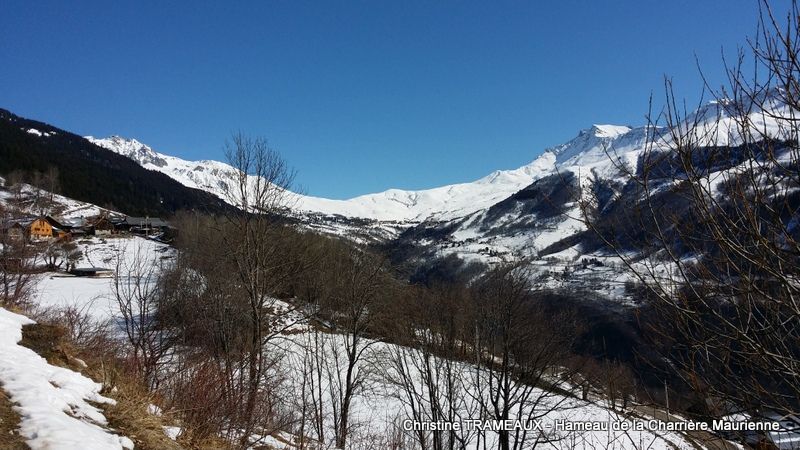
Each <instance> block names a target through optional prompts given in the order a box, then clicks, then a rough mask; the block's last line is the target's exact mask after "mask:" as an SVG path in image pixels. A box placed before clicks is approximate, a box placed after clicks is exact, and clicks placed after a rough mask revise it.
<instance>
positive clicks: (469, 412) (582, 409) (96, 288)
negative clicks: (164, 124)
mask: <svg viewBox="0 0 800 450" xmlns="http://www.w3.org/2000/svg"><path fill="white" fill-rule="evenodd" d="M79 246H80V248H81V250H82V251H83V252H84V256H83V260H82V261H81V263H79V264H78V265H79V266H81V265H83V264H86V265H93V266H103V267H109V268H116V269H117V270H122V271H124V270H127V269H124V268H126V267H133V266H136V264H137V261H142V260H145V261H147V264H149V265H151V266H153V267H161V265H162V264H164V263H165V261H167V262H168V260H169V258H170V257H171V254H172V250H170V249H169V248H168V247H165V246H164V245H163V244H159V243H156V242H153V241H150V240H146V239H143V238H140V237H133V238H113V239H105V240H103V239H99V238H91V239H86V240H83V241H80V242H79ZM118 276H122V277H126V276H131V273H118ZM35 301H36V302H38V303H39V304H41V305H42V306H47V307H63V306H74V307H77V308H79V309H82V310H85V311H87V312H89V313H90V314H91V316H92V317H93V318H94V319H95V320H98V321H107V320H112V321H113V319H114V317H115V316H116V315H117V313H116V311H115V308H116V306H115V303H114V296H113V280H111V279H86V278H78V277H63V276H58V274H46V275H43V276H42V277H41V278H40V280H39V282H38V285H37V294H36V298H35ZM2 314H3V315H2V316H0V318H1V319H2V320H4V321H5V322H3V325H2V329H4V330H11V331H7V332H6V334H3V335H2V337H0V338H2V339H5V340H6V341H8V342H11V341H12V340H14V343H15V342H16V340H18V330H19V327H20V326H21V324H23V323H26V319H24V318H23V317H21V316H17V315H12V314H11V313H7V312H3V313H2ZM15 330H16V331H15ZM313 336H314V335H313V332H312V331H311V329H310V328H309V327H306V326H303V325H302V324H300V325H299V326H295V327H292V330H291V333H290V334H287V335H286V336H283V337H281V338H280V339H277V340H275V341H274V344H273V348H272V349H271V351H273V352H275V354H277V355H279V356H281V358H280V361H281V367H282V370H283V371H284V375H285V382H284V383H285V384H284V388H285V392H287V393H288V395H286V398H287V399H289V400H290V401H293V402H298V401H299V402H302V399H304V398H307V395H308V391H307V387H306V390H304V389H303V384H302V382H303V381H304V380H305V373H304V370H303V368H304V367H305V365H306V364H307V363H308V359H307V358H309V356H310V353H309V352H308V351H307V350H308V347H307V345H308V344H309V342H311V340H312V337H313ZM319 336H321V338H322V339H323V341H324V344H323V345H322V347H321V349H320V350H321V352H322V353H321V354H323V355H324V356H325V357H326V358H329V362H331V363H332V364H333V365H334V366H335V364H336V363H337V362H338V363H341V362H342V361H341V360H338V361H337V360H336V359H337V358H341V356H342V355H343V352H344V337H343V336H342V335H338V334H332V333H322V334H321V335H319ZM15 339H16V340H15ZM3 345H4V347H3V348H5V349H11V350H6V352H5V353H3V354H2V355H0V358H5V357H8V358H9V359H0V365H2V367H1V368H0V369H2V370H0V381H2V382H3V385H4V387H5V388H6V389H7V390H9V391H10V392H12V394H13V392H14V390H15V389H17V388H15V387H14V386H15V385H14V384H12V381H13V380H14V379H18V378H24V379H28V380H31V379H33V378H31V377H28V376H27V374H28V373H29V372H30V373H33V374H37V373H43V374H45V375H47V376H48V377H50V376H51V375H50V374H52V373H58V374H63V373H65V372H63V370H65V369H57V368H50V367H45V366H43V365H42V364H45V363H44V362H43V360H41V358H39V357H38V356H36V355H35V354H34V353H33V352H31V351H29V350H26V349H22V348H20V347H19V346H16V345H5V341H4V342H3ZM12 351H13V352H14V353H9V352H12ZM415 352H416V350H413V349H408V348H402V347H399V346H396V345H392V344H386V343H375V344H374V345H373V346H371V349H370V350H369V352H368V355H367V356H366V357H365V364H364V365H362V366H361V367H360V368H359V370H360V371H362V375H364V377H365V386H369V388H368V389H364V390H363V391H362V392H360V393H359V395H358V396H357V397H356V398H355V400H354V403H353V410H352V417H353V422H352V423H353V424H354V428H353V432H352V434H351V439H352V440H353V442H376V440H378V439H380V438H385V437H386V436H387V434H388V433H389V431H390V430H396V429H397V427H398V426H400V427H401V426H402V423H403V420H405V419H407V418H410V417H411V410H410V409H409V407H408V405H407V403H405V402H403V401H401V400H400V399H402V398H403V395H404V392H403V391H402V389H401V387H400V386H398V385H397V384H395V383H393V382H391V380H390V379H391V376H387V374H389V375H390V374H391V371H392V369H391V368H390V367H387V366H386V365H385V362H384V363H380V361H385V360H386V358H388V357H390V356H391V355H398V354H405V355H411V356H413V355H414V354H415ZM20 354H21V355H26V356H19V355H20ZM4 355H5V356H4ZM337 355H338V356H337ZM387 355H388V356H387ZM34 357H35V358H38V360H37V361H39V362H38V363H31V364H30V365H28V364H27V363H26V364H25V365H14V364H11V362H10V361H12V359H11V358H13V360H19V358H23V359H22V360H25V361H27V360H28V359H30V360H34V359H35V358H34ZM375 364H380V366H376V365H375ZM11 366H13V367H11ZM376 367H382V368H383V370H374V369H375V368H376ZM341 370H343V368H342V367H340V369H339V371H337V370H332V371H329V372H327V373H326V374H325V375H324V377H323V383H324V386H322V391H323V392H324V400H325V401H324V403H325V405H326V406H325V407H324V408H325V416H326V417H327V418H326V419H325V424H326V425H325V440H326V441H328V442H329V441H331V439H332V436H333V434H332V433H333V428H332V425H331V421H330V418H331V417H332V415H333V410H332V406H331V405H332V404H333V402H332V401H331V399H332V398H333V397H332V396H333V395H335V391H336V389H335V387H336V385H337V383H339V382H340V379H341V378H340V377H341V376H342V372H341ZM456 370H458V371H459V373H461V374H462V375H463V376H462V377H461V378H460V381H459V383H460V388H461V389H463V391H464V393H465V395H464V403H463V405H462V408H463V410H462V417H463V418H464V419H465V420H466V419H474V418H479V416H476V415H475V414H476V411H477V406H476V402H477V396H476V394H475V393H474V392H470V389H471V386H474V384H475V381H477V379H479V378H481V377H485V373H484V372H483V371H482V370H481V369H476V368H475V367H473V366H470V365H468V364H457V366H456ZM43 376H44V375H43ZM70 377H80V375H78V374H74V373H73V375H69V376H68V377H67V379H68V380H70V379H71V378H70ZM411 377H412V378H413V379H415V380H416V382H415V383H416V385H417V388H418V389H420V390H424V389H425V388H424V383H422V380H421V377H420V375H419V373H412V374H411ZM50 379H51V380H52V378H50ZM76 379H77V378H76ZM83 380H84V381H82V382H80V383H85V384H80V383H78V382H75V383H78V385H79V386H81V387H80V389H83V390H81V391H80V395H78V397H81V395H82V396H83V397H82V398H88V399H90V400H94V401H98V400H97V399H98V398H99V397H98V395H99V394H97V391H98V389H99V386H97V385H96V384H94V383H91V382H89V381H88V380H85V379H83ZM56 385H57V386H59V387H56V386H52V385H50V384H48V386H50V387H49V388H48V387H42V389H45V388H47V389H61V387H63V386H64V384H61V383H56ZM42 386H44V385H42ZM69 386H72V384H70V385H69ZM331 388H333V389H331ZM71 389H73V388H71ZM74 389H78V388H74ZM20 395H22V394H20ZM539 396H541V397H543V398H546V401H544V402H543V403H542V404H540V405H539V406H538V408H543V409H544V410H549V412H547V413H546V414H545V415H544V416H543V417H541V418H540V419H541V420H542V421H543V423H544V424H545V425H546V426H547V424H550V425H552V424H555V423H556V421H557V420H559V419H564V420H567V421H598V422H620V421H623V422H624V421H628V422H631V421H632V420H633V419H631V418H628V417H623V416H621V415H619V414H618V413H615V412H613V411H612V410H610V409H609V408H607V407H605V405H604V403H603V401H602V400H599V399H595V400H594V401H581V400H578V399H577V398H574V397H572V396H567V397H564V396H561V395H556V394H552V393H549V394H547V395H545V391H542V390H538V389H537V390H535V391H534V397H539ZM12 398H13V399H14V400H15V401H17V400H16V399H17V398H18V397H14V396H13V395H12ZM19 398H23V397H19ZM23 399H24V398H23ZM101 400H102V399H101ZM289 400H287V401H289ZM70 401H74V402H78V400H74V398H70ZM102 401H105V400H102ZM20 403H22V402H20ZM78 403H79V402H78ZM60 405H62V404H61V403H58V404H56V406H55V407H54V406H52V405H51V406H48V407H47V408H48V409H47V411H46V413H47V414H50V415H43V416H42V417H43V418H42V419H41V420H43V421H45V424H44V425H42V424H39V425H35V423H34V422H31V421H29V420H28V419H26V417H27V416H25V415H24V414H23V426H24V427H28V428H25V429H26V430H29V429H31V430H32V429H34V428H33V427H38V428H36V429H41V427H47V426H50V427H52V428H53V430H54V431H53V433H56V434H53V436H60V434H58V433H59V430H62V428H60V427H64V426H66V423H68V422H62V421H61V420H67V419H63V418H61V419H59V420H52V421H51V419H50V417H51V416H53V415H55V416H58V414H61V413H59V411H60V410H59V408H61V406H60ZM555 405H557V406H555ZM34 406H36V405H34ZM40 406H41V405H40ZM294 406H297V405H294ZM53 408H55V411H53ZM551 409H552V410H551ZM77 411H78V412H79V414H83V415H85V416H86V417H89V418H92V420H95V419H96V420H95V421H96V422H97V424H91V423H90V424H88V425H81V427H86V428H87V429H88V430H93V431H92V432H97V433H98V434H97V436H98V437H97V439H100V440H99V441H97V442H99V443H100V444H98V445H100V446H99V447H81V448H119V446H121V445H122V443H125V442H126V441H125V440H124V439H123V440H120V438H119V437H118V436H115V435H113V434H112V433H110V432H108V431H107V430H104V429H103V427H102V425H103V424H104V421H103V419H102V417H99V416H97V414H98V412H97V411H96V410H93V409H86V408H84V407H83V406H79V409H78V410H77ZM529 412H530V409H525V408H523V410H522V411H521V412H520V414H521V415H522V416H526V415H527V414H528V413H529ZM42 414H45V412H43V413H42ZM65 417H67V418H68V419H69V420H76V419H73V418H71V417H69V416H68V415H65ZM31 420H32V419H31ZM631 423H632V422H631ZM71 429H72V428H70V430H71ZM81 429H82V428H81ZM62 431H63V430H62ZM167 431H168V432H169V433H171V434H172V435H177V434H178V433H179V430H178V429H174V428H173V429H169V430H167ZM287 431H291V432H296V430H287ZM26 432H27V431H26ZM31 433H32V432H31ZM87 433H88V431H87ZM548 433H550V434H549V435H548V436H549V438H550V439H553V440H555V442H554V443H553V445H551V447H552V448H563V449H567V448H611V449H614V448H616V449H622V448H652V449H668V448H694V447H692V445H691V444H689V443H688V442H687V441H686V440H685V439H684V438H683V437H682V436H681V435H680V434H678V433H672V432H653V431H626V432H622V431H619V432H613V431H582V432H574V431H548ZM307 435H309V434H307ZM26 436H27V435H26ZM37 436H42V434H37ZM76 436H77V435H76ZM468 437H469V439H468V442H469V444H468V448H478V447H477V446H478V442H479V441H478V434H476V433H472V434H470V435H469V436H468ZM406 438H408V439H410V438H411V435H407V436H406ZM496 438H497V437H496V434H494V433H492V432H488V433H486V434H485V435H484V436H483V437H481V441H480V443H481V445H482V444H483V439H487V440H488V442H489V443H491V442H493V441H494V440H495V439H496ZM103 439H105V440H103ZM115 439H116V440H115ZM268 439H269V443H270V444H271V445H274V446H276V448H281V447H280V446H284V447H285V448H291V446H290V445H288V444H286V443H285V442H286V441H288V442H291V441H292V435H291V434H287V433H284V434H283V435H282V436H281V439H277V438H275V437H269V438H268ZM66 442H73V441H66ZM87 442H93V441H87ZM115 445H116V446H117V447H114V446H115ZM37 448H43V447H37ZM53 448H56V447H53ZM365 448H368V447H365Z"/></svg>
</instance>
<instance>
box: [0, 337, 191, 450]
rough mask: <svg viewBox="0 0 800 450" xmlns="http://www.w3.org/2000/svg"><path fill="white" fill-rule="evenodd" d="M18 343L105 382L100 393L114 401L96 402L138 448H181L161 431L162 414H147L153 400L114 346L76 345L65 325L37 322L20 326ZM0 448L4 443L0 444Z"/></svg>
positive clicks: (119, 431) (64, 365)
mask: <svg viewBox="0 0 800 450" xmlns="http://www.w3.org/2000/svg"><path fill="white" fill-rule="evenodd" d="M20 344H22V345H24V346H26V347H28V348H30V349H31V350H34V351H35V352H36V353H38V354H39V355H41V356H42V357H44V358H45V359H46V360H47V361H48V362H49V363H50V364H53V365H58V366H62V367H67V368H70V369H72V370H76V371H79V372H81V373H83V374H84V375H86V376H88V377H90V378H92V379H94V380H96V381H100V382H101V383H102V384H103V386H104V392H103V394H104V395H106V396H108V397H111V398H113V399H114V400H116V402H117V403H116V404H115V405H109V404H99V405H96V406H97V407H99V408H101V409H102V410H103V413H104V414H105V416H106V418H107V419H108V422H109V428H111V429H113V430H115V431H117V432H118V433H120V434H122V435H124V436H127V437H129V438H130V439H131V440H133V442H134V443H135V444H136V448H137V449H141V450H180V449H182V448H184V447H181V446H180V445H178V444H177V443H176V442H174V441H172V440H171V439H169V437H167V435H166V434H165V433H164V429H163V426H164V425H165V423H164V418H162V417H159V416H155V415H153V414H150V412H149V411H148V407H149V405H150V403H151V401H152V398H151V396H150V395H149V393H148V392H147V390H146V389H143V388H142V387H140V385H139V384H138V383H137V382H136V380H134V379H133V378H132V377H130V376H129V375H127V374H126V373H125V372H124V371H123V370H122V368H121V367H120V365H119V364H118V363H117V361H116V358H115V357H114V355H113V351H110V350H112V349H113V346H107V347H106V348H104V349H99V348H93V349H78V348H76V347H75V345H74V344H73V343H71V342H69V333H68V330H67V329H66V328H65V327H63V326H60V325H57V324H39V323H37V324H34V325H26V326H24V327H23V330H22V341H21V342H20ZM79 357H80V358H81V359H80V360H79V359H78V358H79ZM84 363H85V364H84ZM0 442H1V441H0ZM0 448H3V449H5V448H6V447H5V446H4V445H0ZM11 448H13V447H11ZM22 448H26V447H22Z"/></svg>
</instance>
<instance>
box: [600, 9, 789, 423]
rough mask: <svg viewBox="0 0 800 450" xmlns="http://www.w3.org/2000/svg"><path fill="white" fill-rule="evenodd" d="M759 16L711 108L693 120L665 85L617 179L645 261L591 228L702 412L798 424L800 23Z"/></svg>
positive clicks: (612, 233)
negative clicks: (703, 403)
mask: <svg viewBox="0 0 800 450" xmlns="http://www.w3.org/2000/svg"><path fill="white" fill-rule="evenodd" d="M760 5H761V9H760V11H761V14H760V21H759V28H758V32H757V35H756V36H755V37H754V38H753V39H751V40H750V41H749V44H748V47H747V48H746V49H743V50H740V51H739V54H738V57H737V59H736V61H735V62H733V63H732V64H729V63H728V62H727V61H726V62H725V65H726V69H727V72H728V80H727V83H726V86H724V87H723V88H721V89H719V90H716V89H711V88H710V86H709V85H708V83H707V84H706V87H707V88H708V91H709V92H711V94H712V95H713V97H714V100H715V101H714V102H712V103H711V104H708V105H705V106H702V107H701V108H700V109H699V110H698V111H697V112H696V113H692V114H689V113H687V112H686V109H685V106H681V105H680V104H679V103H678V101H676V98H675V94H674V91H673V89H672V85H671V83H670V82H669V80H668V81H667V83H666V106H665V108H664V110H663V111H662V112H661V113H660V114H658V115H655V114H651V115H650V125H651V129H652V130H654V134H653V136H652V137H651V139H650V141H649V142H648V145H647V147H646V148H645V150H644V152H643V154H642V155H641V157H640V158H639V163H638V167H636V168H626V167H620V169H621V170H622V171H623V172H624V173H626V174H627V175H628V178H629V180H630V181H629V186H630V187H631V190H632V191H633V190H635V191H636V192H635V194H633V195H631V196H630V198H638V199H641V201H638V202H636V203H633V204H631V205H629V206H630V211H631V213H630V215H629V217H628V219H627V220H628V221H629V222H630V223H633V224H635V225H636V226H639V227H640V231H641V233H639V235H638V236H637V239H636V242H635V244H634V245H633V247H636V248H637V249H638V250H639V254H640V255H641V254H645V255H649V258H647V259H639V258H633V257H631V253H630V252H628V250H630V249H631V247H632V245H631V243H630V242H628V243H625V242H624V239H622V238H623V237H624V236H623V235H621V234H620V228H624V227H621V226H616V227H610V226H608V225H607V224H603V223H602V220H600V219H598V218H597V217H596V216H595V217H592V216H591V215H587V223H588V224H589V226H590V227H591V228H592V229H594V230H595V231H596V232H597V234H598V236H600V237H601V239H602V240H603V241H604V243H605V244H607V245H608V247H610V248H612V249H614V250H616V252H617V255H618V256H619V258H620V259H621V260H622V261H623V262H624V264H625V265H626V267H627V268H628V269H629V270H630V271H631V273H633V274H634V275H635V276H636V278H637V280H638V282H639V283H640V284H641V285H642V286H643V287H644V288H643V292H645V294H646V296H647V297H648V300H649V305H650V307H651V308H652V309H653V310H654V311H653V314H652V320H650V321H649V322H648V324H647V326H648V331H649V332H650V333H651V335H652V336H653V337H654V341H656V342H657V344H658V346H659V348H660V349H661V350H662V352H663V354H664V355H665V356H666V357H667V358H668V359H669V360H670V361H671V363H672V364H673V365H674V367H677V368H678V372H679V375H680V376H681V377H682V379H683V382H684V383H685V384H686V385H687V386H689V387H691V388H692V389H694V390H695V392H697V393H698V394H699V395H700V396H701V397H702V398H703V399H706V400H707V401H709V402H712V401H713V400H715V399H716V400H727V403H728V404H731V403H732V404H734V405H737V406H738V407H739V408H744V409H747V410H751V411H759V412H763V411H764V410H769V409H772V410H777V411H783V412H795V413H797V412H798V410H800V403H798V399H800V327H798V323H800V302H798V298H800V283H798V280H800V227H798V225H800V215H799V214H800V209H799V208H800V202H799V201H798V200H799V199H798V195H797V192H798V189H800V158H798V156H800V147H798V140H799V139H798V138H800V128H799V127H798V123H800V122H798V117H800V116H798V112H800V62H798V61H800V12H799V11H798V5H797V3H796V2H792V4H791V7H790V9H789V11H788V12H787V14H786V15H785V16H783V17H778V16H777V15H776V14H774V13H773V11H772V9H770V6H769V5H768V4H767V3H766V2H761V4H760ZM748 57H751V58H752V59H749V58H748ZM751 61H752V68H751V65H750V62H751ZM753 68H755V70H753ZM618 225H619V224H618ZM722 403H726V402H722ZM711 412H712V413H716V414H720V413H723V412H725V411H724V410H717V411H714V408H713V407H712V408H711Z"/></svg>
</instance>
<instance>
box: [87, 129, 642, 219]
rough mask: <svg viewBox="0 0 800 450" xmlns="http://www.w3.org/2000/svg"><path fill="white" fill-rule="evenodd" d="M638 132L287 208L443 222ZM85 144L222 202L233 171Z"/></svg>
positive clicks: (596, 156)
mask: <svg viewBox="0 0 800 450" xmlns="http://www.w3.org/2000/svg"><path fill="white" fill-rule="evenodd" d="M639 131H640V130H637V129H631V128H630V127H624V126H614V125H595V126H593V127H591V128H589V129H587V130H584V131H581V132H580V134H579V135H578V136H577V137H576V138H575V139H572V140H571V141H569V142H567V143H565V144H561V145H559V146H556V147H552V148H550V149H547V150H545V151H544V152H543V153H542V154H541V155H540V156H539V157H537V158H536V159H534V160H533V161H532V162H531V163H529V164H526V165H524V166H522V167H519V168H517V169H513V170H497V171H494V172H492V173H490V174H489V175H487V176H485V177H483V178H480V179H478V180H475V181H472V182H469V183H459V184H452V185H447V186H442V187H438V188H433V189H425V190H401V189H389V190H387V191H384V192H379V193H375V194H367V195H362V196H359V197H355V198H352V199H348V200H332V199H326V198H320V197H312V196H305V195H298V194H295V195H296V198H295V199H294V200H295V201H293V202H292V204H293V206H294V207H295V208H296V209H298V210H300V211H304V212H310V213H319V214H325V215H340V216H344V217H353V218H363V219H372V220H378V221H408V222H421V221H423V220H426V219H435V220H448V219H454V218H457V217H462V216H465V215H468V214H471V213H473V212H475V211H479V210H481V209H485V208H488V207H490V206H492V205H494V204H495V203H497V202H499V201H501V200H503V199H505V198H508V197H509V196H511V195H513V194H514V193H515V192H518V191H519V190H521V189H523V188H525V187H526V186H528V185H530V184H531V183H533V182H534V181H536V180H537V179H540V178H542V177H544V176H547V175H550V174H552V173H554V172H555V171H556V170H557V165H560V164H569V165H573V164H588V163H590V161H589V160H588V159H587V158H591V159H593V160H595V161H594V162H598V161H599V160H601V159H603V158H604V157H605V153H604V152H603V149H605V148H606V147H608V146H609V145H612V144H614V143H617V142H622V141H625V140H626V138H625V136H628V139H627V140H628V141H630V142H628V143H627V144H626V145H635V144H636V143H638V142H639V140H640V139H641V138H642V137H643V134H642V133H641V132H639ZM87 139H88V140H89V141H91V142H92V143H94V144H96V145H99V146H101V147H104V148H107V149H109V150H112V151H114V152H116V153H119V154H121V155H124V156H127V157H129V158H131V159H132V160H134V161H136V162H137V163H139V164H140V165H142V166H143V167H145V168H147V169H150V170H155V171H159V172H162V173H164V174H166V175H169V176H170V177H172V178H173V179H175V180H176V181H178V182H180V183H182V184H183V185H185V186H188V187H192V188H197V189H202V190H204V191H208V192H211V193H213V194H215V195H217V196H219V197H220V198H222V199H225V200H227V199H228V196H227V194H226V192H227V187H228V185H229V183H230V182H231V180H232V179H233V178H234V176H235V174H236V171H235V169H234V168H233V167H231V166H230V165H228V164H225V163H222V162H219V161H209V160H203V161H187V160H184V159H180V158H176V157H174V156H169V155H166V154H163V153H160V152H157V151H155V150H153V149H152V148H151V147H149V146H147V145H145V144H143V143H141V142H139V141H137V140H136V139H126V138H123V137H120V136H111V137H108V138H102V139H101V138H94V137H92V136H88V137H87Z"/></svg>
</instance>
